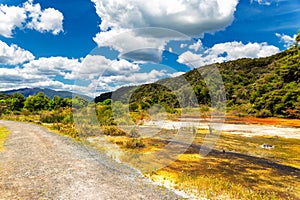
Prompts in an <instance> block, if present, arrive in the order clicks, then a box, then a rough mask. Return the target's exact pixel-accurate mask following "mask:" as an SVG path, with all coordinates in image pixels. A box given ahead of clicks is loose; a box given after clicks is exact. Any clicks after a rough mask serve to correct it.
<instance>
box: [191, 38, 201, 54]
mask: <svg viewBox="0 0 300 200" xmlns="http://www.w3.org/2000/svg"><path fill="white" fill-rule="evenodd" d="M201 48H202V42H201V40H198V41H197V42H196V43H194V44H192V45H190V46H189V49H192V50H194V51H195V52H197V51H198V50H199V49H201Z"/></svg>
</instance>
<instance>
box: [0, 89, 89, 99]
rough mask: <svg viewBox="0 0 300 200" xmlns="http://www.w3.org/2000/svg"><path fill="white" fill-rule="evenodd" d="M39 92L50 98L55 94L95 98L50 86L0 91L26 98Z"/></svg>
mask: <svg viewBox="0 0 300 200" xmlns="http://www.w3.org/2000/svg"><path fill="white" fill-rule="evenodd" d="M39 92H43V93H44V94H45V95H46V96H48V97H49V98H50V99H52V98H53V97H54V96H59V97H61V98H72V97H73V96H79V97H82V98H84V99H86V100H89V101H92V100H93V98H92V97H89V96H87V95H81V94H77V93H72V92H69V91H56V90H52V89H49V88H20V89H14V90H5V91H0V93H3V94H9V95H12V94H14V93H20V94H22V95H23V96H24V97H25V98H27V97H29V96H33V95H36V94H37V93H39Z"/></svg>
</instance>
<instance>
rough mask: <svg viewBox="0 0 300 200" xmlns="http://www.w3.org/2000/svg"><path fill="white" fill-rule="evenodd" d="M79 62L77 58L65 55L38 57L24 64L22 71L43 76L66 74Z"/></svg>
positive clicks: (78, 66) (75, 67)
mask: <svg viewBox="0 0 300 200" xmlns="http://www.w3.org/2000/svg"><path fill="white" fill-rule="evenodd" d="M80 66H81V63H80V61H78V59H69V58H66V57H60V56H59V57H49V58H45V57H42V58H39V59H37V60H32V61H30V62H29V63H26V64H24V69H23V72H25V73H32V74H37V75H45V76H56V75H62V76H66V75H67V74H68V72H69V73H70V72H71V71H73V70H77V69H78V68H80Z"/></svg>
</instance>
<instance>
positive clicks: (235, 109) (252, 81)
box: [95, 44, 300, 118]
mask: <svg viewBox="0 0 300 200" xmlns="http://www.w3.org/2000/svg"><path fill="white" fill-rule="evenodd" d="M215 66H217V68H218V69H219V71H220V74H221V76H222V78H223V82H224V85H225V91H226V103H227V111H228V112H232V113H234V114H238V115H253V116H257V117H272V116H276V117H288V118H300V47H298V45H297V44H296V45H295V46H293V47H291V48H290V49H288V50H285V51H283V52H281V53H278V54H276V55H273V56H270V57H266V58H257V59H250V58H244V59H239V60H235V61H230V62H225V63H218V64H215ZM210 69H211V68H210V66H204V67H201V71H202V72H204V73H210ZM205 70H206V71H205ZM202 75H203V74H202ZM182 80H187V81H182ZM212 81H215V80H212ZM206 84H207V80H206V82H205V81H204V79H203V78H202V77H201V75H200V74H199V70H198V69H194V70H191V71H189V72H187V73H185V74H183V75H182V76H179V77H175V78H168V79H163V80H160V81H157V82H156V83H152V84H145V85H142V86H138V87H127V88H120V89H118V90H117V91H115V92H113V93H112V94H113V95H111V93H106V94H102V95H100V96H99V97H97V98H96V99H95V101H96V102H100V101H104V100H105V99H107V98H112V97H113V99H114V100H120V101H123V102H124V103H126V101H127V102H128V98H129V97H130V100H129V102H130V103H131V104H132V106H131V108H135V109H137V108H139V109H142V110H143V109H147V108H149V107H150V106H151V105H154V104H161V105H163V106H164V107H165V108H167V109H166V110H167V111H174V108H179V107H182V106H184V107H186V106H190V107H195V106H196V105H197V104H198V103H199V104H203V105H210V103H211V99H212V98H218V96H220V95H221V94H220V92H221V90H220V88H218V87H219V86H218V84H220V83H217V82H216V83H214V84H215V86H213V87H214V89H213V92H212V93H211V94H210V93H209V90H208V87H207V85H206ZM191 86H192V88H193V91H191ZM211 88H212V87H211V86H210V89H211ZM189 94H196V97H197V100H198V102H197V101H195V100H192V98H189V97H190V96H192V95H189ZM210 95H212V96H210ZM213 95H215V96H213ZM111 96H112V97H111ZM180 98H182V99H180ZM179 102H180V103H179Z"/></svg>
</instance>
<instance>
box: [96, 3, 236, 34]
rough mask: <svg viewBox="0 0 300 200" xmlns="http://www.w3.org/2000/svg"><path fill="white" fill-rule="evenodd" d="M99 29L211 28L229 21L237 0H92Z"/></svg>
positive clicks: (187, 31)
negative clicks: (98, 20)
mask: <svg viewBox="0 0 300 200" xmlns="http://www.w3.org/2000/svg"><path fill="white" fill-rule="evenodd" d="M92 1H93V2H94V3H95V5H96V11H97V14H98V15H99V17H101V19H102V22H101V24H100V28H101V30H102V31H108V30H109V29H120V28H127V29H128V28H129V29H131V28H143V27H162V28H169V29H172V30H175V31H179V32H181V33H184V34H186V35H189V36H199V35H202V34H203V33H204V32H215V31H216V30H220V29H223V28H225V27H226V26H228V25H229V24H231V22H232V20H233V18H234V12H235V10H236V6H237V4H238V0H228V1H226V2H225V1H222V0H193V1H190V0H173V1H172V3H170V2H168V1H161V0H152V1H140V0H128V1H119V0H92Z"/></svg>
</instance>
